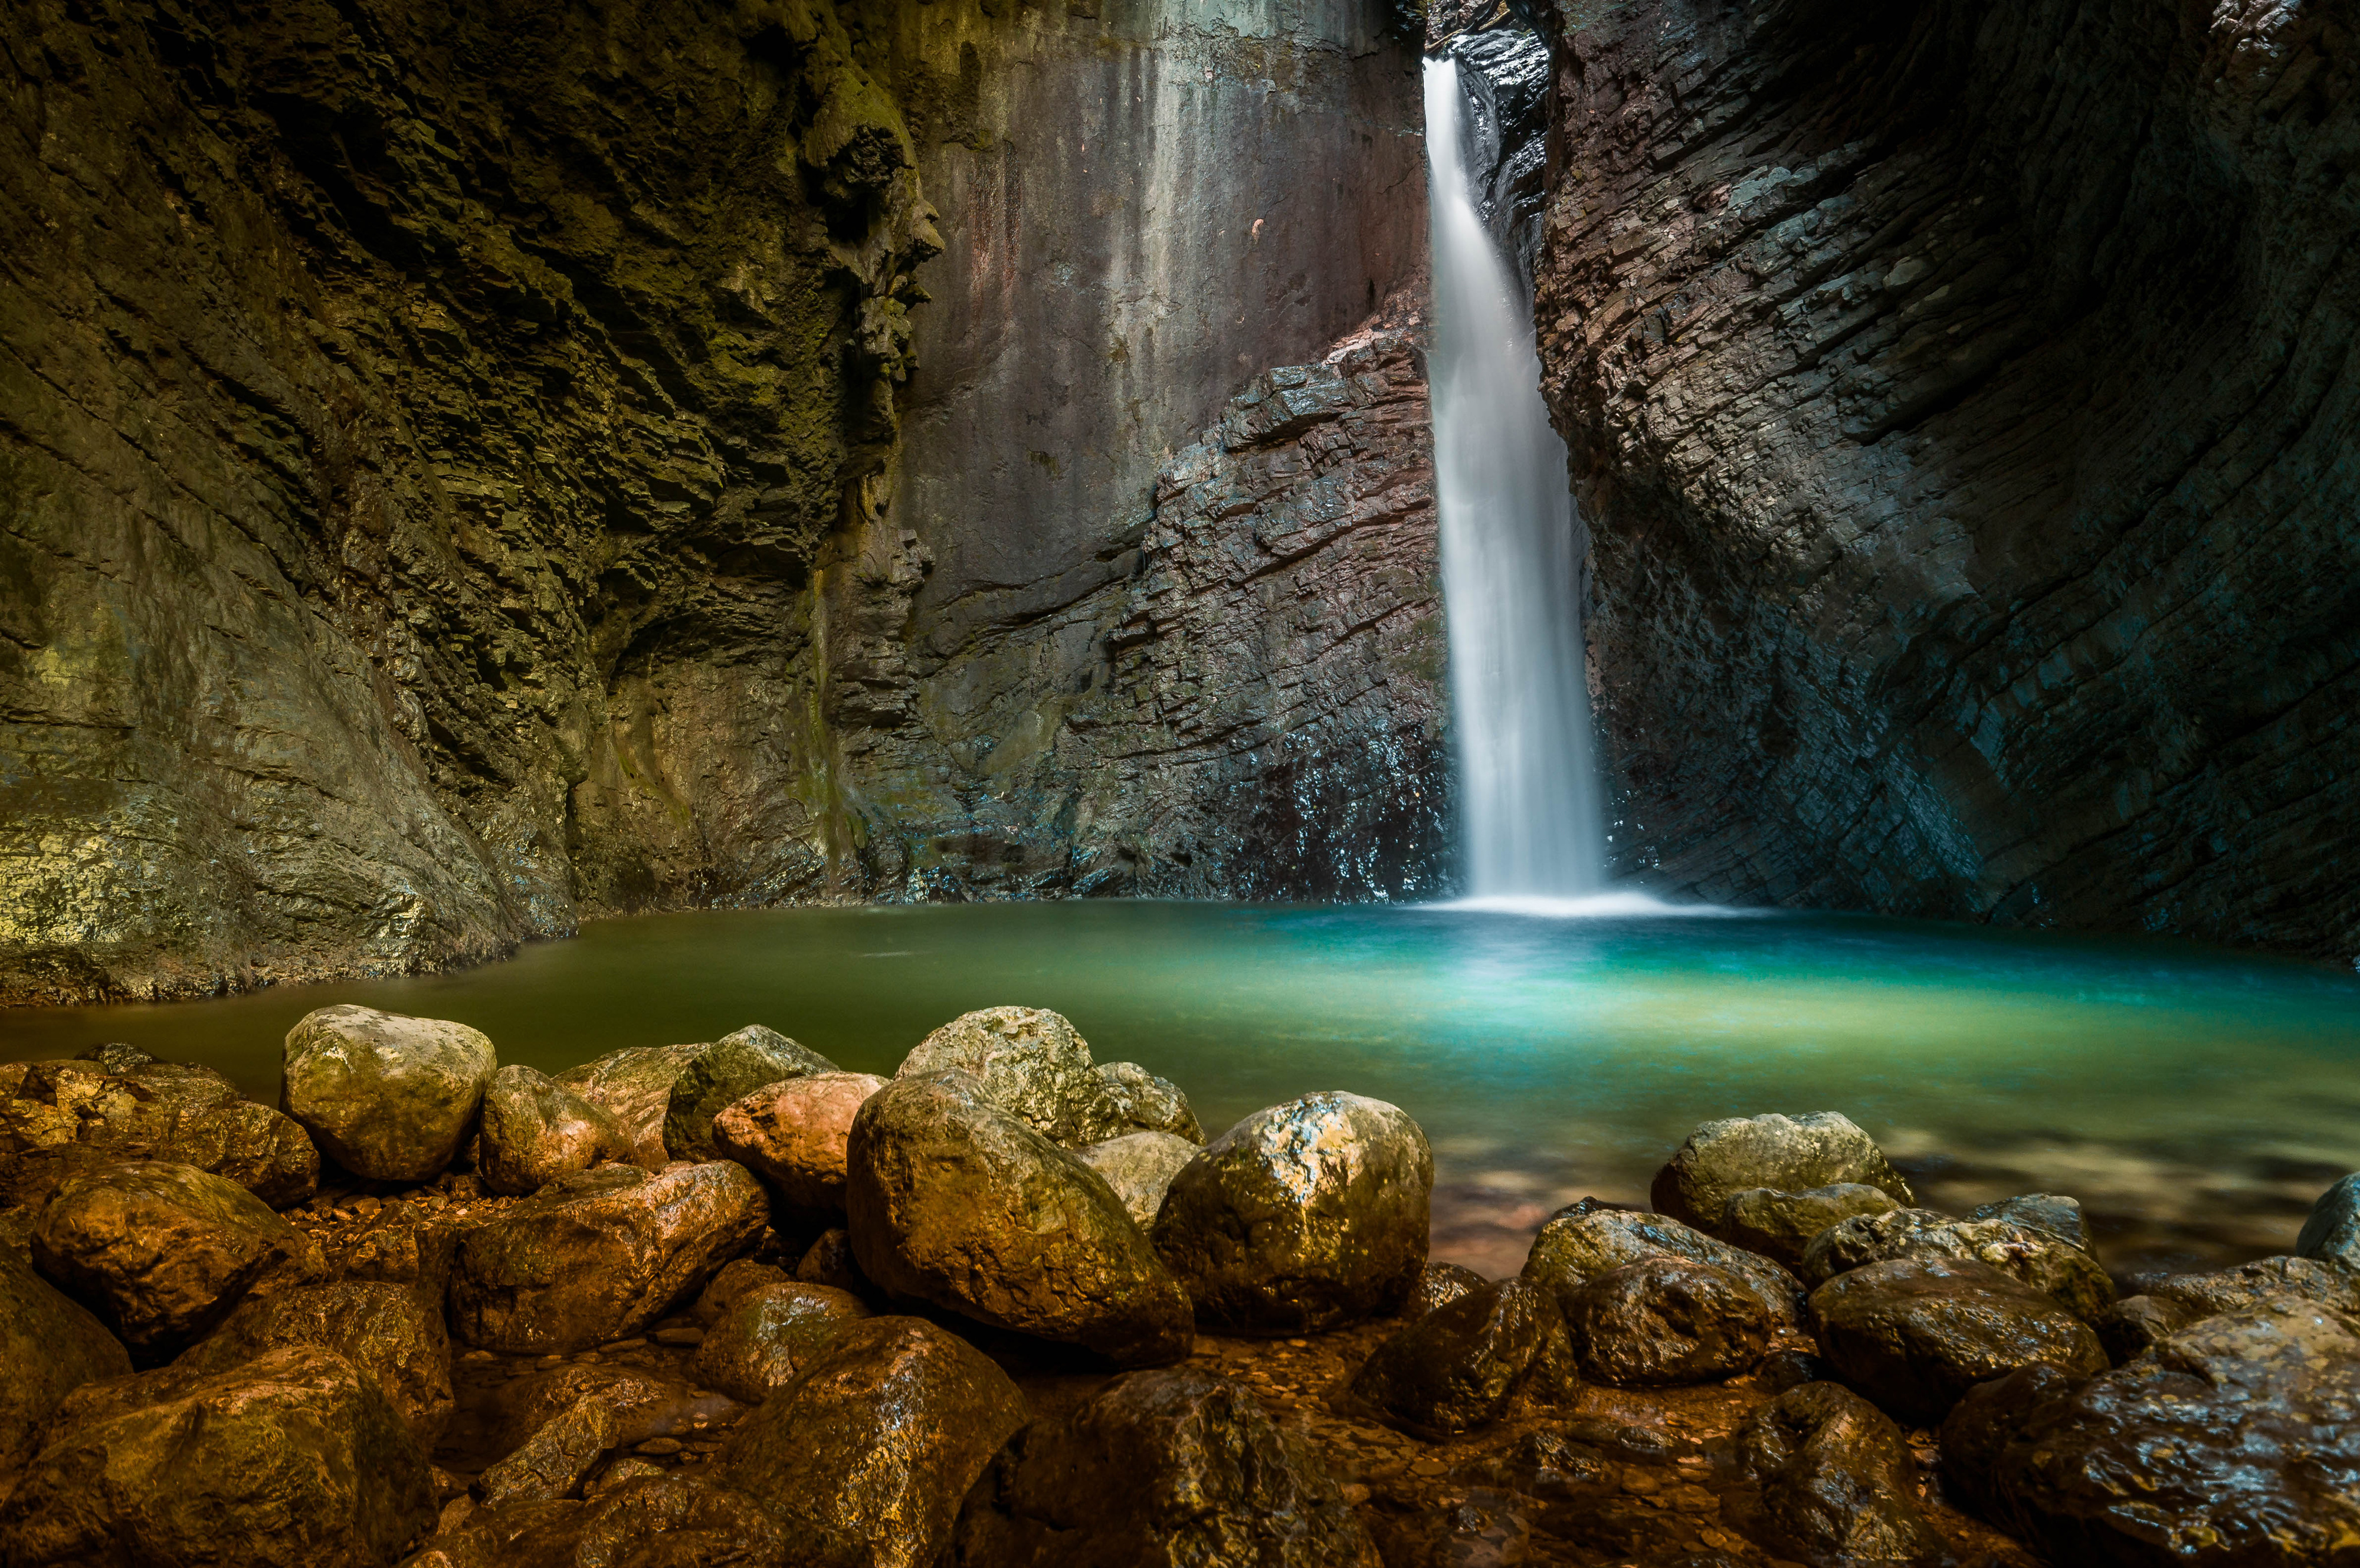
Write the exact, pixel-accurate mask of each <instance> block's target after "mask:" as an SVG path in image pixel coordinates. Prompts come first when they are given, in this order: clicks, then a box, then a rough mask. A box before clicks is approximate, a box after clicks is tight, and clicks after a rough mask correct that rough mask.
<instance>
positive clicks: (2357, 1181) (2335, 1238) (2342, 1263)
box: [2294, 1173, 2360, 1270]
mask: <svg viewBox="0 0 2360 1568" xmlns="http://www.w3.org/2000/svg"><path fill="white" fill-rule="evenodd" d="M2294 1250H2295V1256H2296V1257H2298V1258H2310V1259H2311V1261H2313V1262H2315V1263H2333V1264H2334V1265H2336V1266H2337V1267H2338V1268H2342V1269H2355V1270H2360V1173H2355V1174H2353V1175H2350V1176H2346V1177H2344V1180H2342V1181H2338V1182H2336V1183H2335V1185H2334V1186H2333V1187H2330V1188H2329V1189H2328V1190H2327V1191H2326V1192H2322V1193H2321V1194H2320V1195H2319V1202H2318V1203H2314V1204H2312V1205H2311V1217H2310V1218H2309V1219H2307V1220H2305V1221H2303V1222H2302V1235H2300V1236H2298V1237H2296V1238H2295V1244H2294Z"/></svg>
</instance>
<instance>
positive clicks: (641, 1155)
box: [556, 1041, 713, 1171]
mask: <svg viewBox="0 0 2360 1568" xmlns="http://www.w3.org/2000/svg"><path fill="white" fill-rule="evenodd" d="M712 1049H713V1046H712V1043H711V1042H710V1041H705V1042H701V1043H698V1044H694V1045H642V1046H633V1047H630V1048H629V1049H628V1050H624V1051H608V1052H607V1053H606V1055H604V1056H602V1057H599V1058H598V1059H597V1060H596V1061H595V1062H584V1063H583V1064H582V1065H581V1066H579V1067H569V1068H567V1069H566V1070H565V1071H564V1072H563V1073H558V1074H557V1077H556V1081H557V1082H558V1083H562V1084H563V1085H564V1086H565V1087H566V1088H568V1089H571V1090H573V1091H574V1093H575V1094H579V1095H581V1096H582V1097H583V1098H584V1099H585V1100H587V1101H589V1102H590V1103H591V1104H592V1105H596V1106H598V1107H600V1108H601V1109H603V1110H606V1111H608V1112H611V1113H612V1114H613V1116H614V1117H615V1119H616V1120H617V1121H618V1122H620V1123H622V1124H623V1128H624V1130H625V1131H626V1132H628V1134H629V1135H630V1137H631V1141H632V1152H631V1163H632V1164H634V1165H640V1166H645V1167H646V1168H647V1169H648V1170H650V1171H661V1170H662V1169H663V1168H664V1165H665V1164H666V1162H667V1161H669V1160H671V1159H672V1156H671V1155H670V1154H669V1153H667V1152H666V1151H665V1149H664V1139H663V1127H664V1115H665V1113H666V1112H668V1111H669V1110H671V1108H672V1085H673V1084H674V1083H678V1082H679V1081H680V1075H681V1074H682V1073H684V1072H686V1071H687V1070H688V1066H689V1063H691V1062H694V1061H695V1060H696V1059H697V1058H698V1057H700V1056H703V1055H704V1054H705V1052H706V1051H711V1050H712Z"/></svg>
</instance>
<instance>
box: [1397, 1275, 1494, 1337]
mask: <svg viewBox="0 0 2360 1568" xmlns="http://www.w3.org/2000/svg"><path fill="white" fill-rule="evenodd" d="M1490 1283H1491V1281H1490V1280H1489V1279H1484V1278H1483V1276H1481V1275H1480V1274H1478V1273H1476V1272H1475V1270H1473V1269H1469V1268H1466V1267H1464V1266H1462V1265H1460V1264H1457V1263H1429V1264H1427V1265H1426V1267H1425V1268H1424V1269H1420V1270H1419V1271H1418V1276H1417V1286H1416V1288H1415V1290H1411V1291H1410V1293H1409V1300H1408V1301H1404V1302H1403V1303H1402V1316H1403V1317H1404V1318H1406V1319H1407V1320H1409V1321H1410V1322H1412V1323H1415V1322H1416V1321H1417V1320H1418V1319H1420V1318H1422V1317H1424V1316H1426V1313H1428V1312H1432V1311H1434V1309H1435V1308H1437V1307H1440V1306H1447V1305H1448V1304H1449V1303H1450V1302H1452V1301H1457V1300H1459V1297H1461V1296H1464V1295H1468V1294H1470V1292H1472V1291H1476V1290H1481V1289H1482V1288H1483V1287H1484V1286H1486V1285H1488V1284H1490Z"/></svg>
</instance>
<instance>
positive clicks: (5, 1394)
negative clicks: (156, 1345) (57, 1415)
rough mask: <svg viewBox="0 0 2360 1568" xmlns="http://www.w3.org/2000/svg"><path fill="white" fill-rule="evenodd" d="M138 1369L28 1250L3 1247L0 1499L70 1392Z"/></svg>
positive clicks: (0, 1260)
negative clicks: (46, 1276)
mask: <svg viewBox="0 0 2360 1568" xmlns="http://www.w3.org/2000/svg"><path fill="white" fill-rule="evenodd" d="M130 1370H131V1357H130V1356H129V1355H128V1354H126V1352H125V1350H124V1348H123V1346H122V1345H121V1344H120V1343H119V1342H118V1341H117V1340H116V1339H115V1336H114V1335H113V1334H109V1333H107V1332H106V1325H105V1324H104V1323H100V1322H99V1321H98V1320H97V1319H96V1318H94V1317H93V1316H91V1314H90V1313H89V1312H87V1311H86V1310H84V1308H83V1307H82V1304H81V1303H80V1302H78V1301H73V1300H71V1299H70V1298H69V1297H67V1296H65V1295H63V1294H61V1293H60V1291H59V1290H57V1288H56V1287H54V1286H52V1285H51V1284H50V1283H49V1281H48V1280H47V1279H42V1278H41V1277H40V1276H39V1275H38V1274H37V1273H35V1272H34V1271H33V1266H32V1263H31V1261H30V1260H29V1259H27V1257H26V1256H25V1254H24V1253H22V1252H20V1251H19V1250H17V1249H16V1247H9V1246H5V1245H0V1497H6V1496H7V1495H8V1488H9V1487H11V1486H15V1485H16V1476H17V1474H18V1472H20V1471H21V1470H23V1468H24V1466H25V1462H26V1461H27V1460H28V1459H30V1458H31V1457H32V1456H33V1448H34V1439H35V1437H36V1436H37V1435H38V1433H39V1432H40V1430H41V1427H42V1424H43V1423H44V1422H46V1421H48V1420H49V1415H50V1413H51V1412H52V1411H54V1410H56V1409H57V1408H58V1406H59V1404H60V1402H61V1401H63V1400H64V1399H65V1398H66V1396H67V1395H69V1394H71V1393H72V1392H73V1391H74V1390H75V1389H76V1388H81V1387H82V1385H83V1384H85V1383H93V1382H96V1381H98V1380H99V1379H100V1378H104V1377H123V1376H126V1374H128V1373H129V1372H130Z"/></svg>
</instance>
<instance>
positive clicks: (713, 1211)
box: [451, 1161, 770, 1354]
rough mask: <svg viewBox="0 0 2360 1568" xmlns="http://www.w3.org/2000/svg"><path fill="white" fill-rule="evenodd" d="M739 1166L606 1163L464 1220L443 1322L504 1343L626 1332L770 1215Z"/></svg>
mask: <svg viewBox="0 0 2360 1568" xmlns="http://www.w3.org/2000/svg"><path fill="white" fill-rule="evenodd" d="M769 1211H770V1205H769V1202H768V1200H767V1199H766V1198H765V1197H764V1195H763V1192H762V1188H761V1184H760V1183H759V1182H758V1181H755V1180H754V1178H753V1177H752V1176H751V1175H750V1174H748V1171H746V1169H745V1168H744V1167H743V1166H740V1165H733V1164H730V1163H728V1162H727V1161H714V1162H710V1163H706V1164H703V1165H681V1166H674V1167H672V1168H671V1169H669V1170H666V1171H661V1173H658V1174H655V1175H650V1174H649V1173H648V1172H646V1171H641V1170H639V1168H637V1167H636V1166H629V1165H607V1166H601V1167H600V1168H599V1169H597V1170H595V1171H585V1173H583V1174H582V1175H580V1176H576V1177H572V1178H569V1179H568V1180H566V1181H561V1182H558V1183H556V1184H554V1185H552V1186H551V1187H549V1188H547V1189H544V1190H543V1191H542V1192H541V1194H540V1195H539V1196H537V1197H532V1198H528V1199H526V1200H525V1201H524V1202H522V1203H519V1204H517V1205H516V1206H514V1207H513V1208H510V1209H508V1210H507V1211H505V1212H504V1213H502V1214H499V1215H498V1216H497V1218H495V1219H493V1220H491V1221H489V1222H487V1223H486V1224H484V1225H478V1226H476V1227H475V1229H473V1230H471V1231H469V1232H468V1233H467V1234H466V1236H464V1238H463V1239H462V1240H461V1241H460V1243H459V1247H458V1252H457V1256H456V1257H455V1258H454V1259H453V1264H452V1271H451V1326H452V1329H453V1332H454V1333H455V1334H458V1335H459V1337H460V1338H461V1339H463V1340H464V1341H466V1342H467V1343H468V1344H470V1345H482V1346H483V1347H485V1348H486V1349H489V1350H504V1351H508V1352H510V1353H512V1354H524V1353H531V1354H541V1353H545V1352H552V1351H555V1352H560V1353H565V1352H572V1351H577V1350H587V1349H589V1348H591V1347H592V1346H594V1345H602V1344H604V1343H605V1342H606V1341H607V1340H610V1339H619V1338H621V1337H623V1336H624V1335H626V1334H634V1333H636V1332H638V1331H639V1329H642V1328H644V1327H646V1326H647V1325H648V1324H650V1323H653V1322H655V1320H656V1319H658V1318H660V1317H661V1316H663V1315H664V1313H666V1312H670V1311H671V1310H672V1307H673V1305H674V1304H675V1303H677V1302H678V1301H682V1300H683V1299H684V1298H686V1297H688V1296H689V1295H690V1294H691V1293H692V1292H694V1291H695V1290H697V1289H699V1288H700V1287H701V1286H703V1284H704V1283H705V1280H706V1279H708V1278H709V1277H710V1276H711V1275H712V1274H713V1273H714V1272H715V1271H716V1269H719V1268H720V1267H721V1265H722V1264H724V1263H726V1262H727V1261H728V1260H729V1259H730V1258H734V1257H736V1256H737V1255H738V1254H739V1253H742V1252H744V1251H745V1250H746V1249H747V1248H748V1247H751V1246H752V1245H753V1244H754V1241H755V1239H756V1238H757V1237H759V1236H760V1235H761V1234H762V1229H763V1226H764V1225H766V1224H767V1223H768V1220H769Z"/></svg>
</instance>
